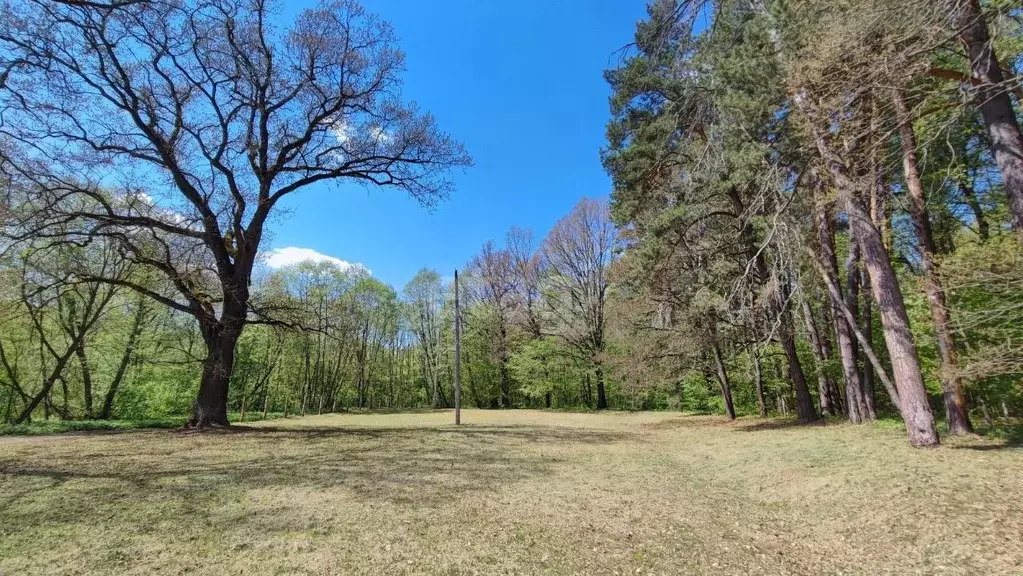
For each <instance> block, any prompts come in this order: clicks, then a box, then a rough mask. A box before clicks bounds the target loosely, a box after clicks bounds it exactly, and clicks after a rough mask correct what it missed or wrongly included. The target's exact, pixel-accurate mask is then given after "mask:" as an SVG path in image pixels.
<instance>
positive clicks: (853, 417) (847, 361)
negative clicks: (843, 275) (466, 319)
mask: <svg viewBox="0 0 1023 576" xmlns="http://www.w3.org/2000/svg"><path fill="white" fill-rule="evenodd" d="M818 196H819V195H818ZM814 220H815V222H816V227H817V243H818V247H819V250H817V251H816V252H814V254H813V257H814V258H816V259H817V261H818V266H819V269H820V270H821V272H822V276H824V277H825V283H827V284H828V285H829V286H834V287H835V288H837V290H838V291H839V292H841V290H842V288H841V286H842V285H841V279H840V278H839V275H838V255H837V254H836V253H835V234H834V227H833V225H832V216H831V212H830V210H829V209H828V206H826V205H823V203H822V200H821V198H820V197H818V199H817V206H816V208H815V210H814ZM828 299H829V301H830V302H831V318H832V321H833V322H834V323H835V335H836V338H837V340H838V357H839V359H840V360H841V361H842V376H843V377H844V378H845V404H846V413H847V415H848V417H849V421H850V422H852V423H853V424H859V423H861V422H862V421H863V413H864V409H863V404H862V402H861V400H860V399H861V398H862V395H863V392H862V391H863V388H862V381H861V380H860V371H859V368H858V367H857V365H856V341H855V340H854V339H853V335H852V330H851V329H850V326H849V323H848V322H847V320H846V319H845V316H844V314H843V313H842V308H843V306H844V302H842V300H841V295H840V294H838V295H836V294H834V293H833V292H832V291H831V290H830V289H829V290H828Z"/></svg>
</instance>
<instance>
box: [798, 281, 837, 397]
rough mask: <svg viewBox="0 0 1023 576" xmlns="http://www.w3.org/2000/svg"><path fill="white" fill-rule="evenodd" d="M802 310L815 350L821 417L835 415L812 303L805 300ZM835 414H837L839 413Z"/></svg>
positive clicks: (822, 347)
mask: <svg viewBox="0 0 1023 576" xmlns="http://www.w3.org/2000/svg"><path fill="white" fill-rule="evenodd" d="M802 308H803V321H804V322H805V323H806V333H807V334H808V335H809V336H810V347H811V348H812V349H813V356H814V359H815V360H816V362H815V364H814V368H815V372H816V373H817V395H818V401H819V403H820V407H821V415H822V416H830V415H831V414H833V412H832V408H831V391H830V390H829V388H830V386H829V383H828V379H827V375H826V373H825V370H824V367H825V363H826V362H827V361H828V357H827V356H826V355H825V354H824V346H823V344H821V337H820V332H819V331H818V330H817V322H816V321H815V320H814V318H813V310H811V309H810V303H809V302H807V301H806V299H805V298H804V299H803V302H802ZM834 413H837V411H836V412H834Z"/></svg>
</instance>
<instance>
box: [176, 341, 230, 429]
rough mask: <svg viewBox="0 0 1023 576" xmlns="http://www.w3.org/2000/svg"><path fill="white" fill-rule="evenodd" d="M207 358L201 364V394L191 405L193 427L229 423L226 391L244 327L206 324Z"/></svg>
mask: <svg viewBox="0 0 1023 576" xmlns="http://www.w3.org/2000/svg"><path fill="white" fill-rule="evenodd" d="M203 332H204V333H205V340H206V359H205V360H204V361H203V365H202V380H201V381H200V383H199V394H198V395H197V396H196V399H195V403H194V404H193V405H192V417H191V419H189V421H188V426H189V427H190V428H206V427H209V426H227V425H228V421H227V391H228V387H229V385H230V382H231V373H232V372H233V371H234V353H235V345H236V344H237V343H238V337H239V336H241V328H240V326H239V327H238V328H231V329H228V328H225V327H224V326H223V325H222V324H217V325H215V326H209V327H206V328H205V329H204V330H203Z"/></svg>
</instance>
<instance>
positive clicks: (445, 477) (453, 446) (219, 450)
mask: <svg viewBox="0 0 1023 576" xmlns="http://www.w3.org/2000/svg"><path fill="white" fill-rule="evenodd" d="M633 437H634V434H633V433H630V432H626V431H623V432H608V431H604V430H599V431H598V430H589V429H573V428H561V427H533V426H528V427H527V426H522V427H516V426H501V427H490V426H463V427H460V428H457V429H455V428H425V427H424V428H377V427H274V426H265V427H264V426H260V427H244V426H236V427H231V428H230V429H228V431H226V432H221V433H215V434H209V435H188V434H183V433H180V432H148V433H145V434H139V435H138V436H137V437H135V438H131V437H129V436H128V435H117V436H115V437H104V438H97V439H96V442H97V444H90V445H81V444H78V443H76V445H75V446H74V447H73V448H72V447H71V446H62V447H58V449H59V453H58V454H56V455H54V454H51V453H49V449H50V448H51V447H57V445H56V444H54V443H46V444H40V445H37V446H35V447H33V449H32V450H30V451H28V452H26V451H22V452H21V453H20V454H19V456H21V457H19V458H16V459H10V458H8V459H0V486H4V485H6V488H4V489H3V491H4V492H7V494H9V495H10V496H11V497H10V498H4V501H3V502H0V524H5V525H7V526H14V527H17V528H19V529H25V528H28V527H31V526H42V525H46V524H53V523H87V522H89V521H90V519H91V518H104V519H108V518H109V519H116V518H117V517H118V516H126V517H127V518H128V519H127V520H126V521H127V522H129V523H131V522H132V521H137V520H132V519H134V518H136V517H137V514H138V512H137V510H145V509H147V508H148V507H153V508H154V509H160V510H163V512H162V513H163V514H168V512H167V508H168V507H169V508H170V509H171V512H170V517H174V516H176V515H177V513H181V514H182V515H185V516H187V514H188V513H186V512H185V511H200V516H201V515H202V513H203V511H207V510H210V509H216V508H217V507H218V506H224V505H227V504H228V503H230V502H238V501H239V499H244V498H245V497H246V495H247V494H250V493H253V492H258V493H261V494H267V493H268V492H267V491H269V494H274V493H276V492H282V493H283V494H290V493H294V494H315V495H316V497H326V498H334V499H341V501H356V502H370V503H372V502H386V503H390V504H394V505H399V506H415V507H427V508H433V507H441V506H445V505H449V504H450V503H451V502H452V501H453V500H456V499H458V498H461V497H465V496H467V495H471V494H481V493H482V494H487V493H495V492H497V491H498V490H500V489H502V488H503V487H505V486H507V485H509V484H515V483H519V482H527V481H528V482H531V481H535V480H537V479H543V478H545V477H549V476H552V475H553V474H554V473H555V472H556V470H557V468H558V466H560V465H561V463H562V459H560V458H559V457H557V455H556V454H551V452H553V451H552V450H548V447H550V448H553V447H555V446H560V447H563V448H568V449H573V448H577V447H578V448H581V447H586V446H594V445H602V444H610V443H614V442H619V441H623V440H627V439H630V438H633ZM196 440H199V441H196ZM108 443H111V444H108ZM545 452H546V453H545ZM283 501H285V502H286V501H287V498H284V499H283ZM135 508H137V510H136V512H134V513H133V512H132V509H135ZM133 514H134V515H133ZM259 521H260V522H266V521H267V519H266V518H262V519H260V520H259Z"/></svg>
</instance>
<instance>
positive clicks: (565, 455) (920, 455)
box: [0, 410, 1023, 576]
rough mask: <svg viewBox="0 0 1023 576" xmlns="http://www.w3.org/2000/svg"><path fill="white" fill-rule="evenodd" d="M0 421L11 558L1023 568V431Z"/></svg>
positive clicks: (614, 416) (542, 418)
mask: <svg viewBox="0 0 1023 576" xmlns="http://www.w3.org/2000/svg"><path fill="white" fill-rule="evenodd" d="M450 420H451V415H450V413H444V412H421V413H415V414H386V415H380V414H350V415H331V416H317V417H307V418H301V419H298V418H296V419H288V420H277V421H272V422H265V423H254V424H246V425H245V426H244V427H243V426H238V427H236V428H234V429H232V431H231V432H230V433H225V434H199V435H196V434H182V433H179V432H174V431H166V430H155V431H143V432H125V433H121V434H116V435H102V436H88V435H75V436H71V437H68V436H62V437H60V438H59V440H56V441H54V440H53V439H52V438H17V439H16V438H2V439H0V574H151V573H160V574H216V575H218V576H219V575H225V574H637V573H642V574H839V573H842V574H911V573H920V574H1018V573H1020V572H1021V571H1023V473H1021V472H1020V471H1021V470H1023V449H1020V448H1013V447H1009V446H1008V445H1007V444H1006V442H1005V441H1002V440H998V439H991V438H972V439H965V440H960V439H956V440H954V441H951V442H949V443H948V444H949V445H946V446H943V447H941V448H939V449H936V450H913V449H911V448H909V447H908V445H907V444H906V442H905V438H904V437H903V435H902V434H900V433H898V432H897V431H894V430H888V429H883V428H875V427H866V426H859V427H856V426H850V425H844V424H834V423H829V424H828V425H826V426H810V427H804V426H790V425H786V423H785V422H783V421H771V422H768V423H766V424H765V423H762V422H758V421H757V420H755V419H741V420H740V421H738V422H736V423H727V422H725V421H724V420H723V419H720V418H715V417H706V416H700V417H690V416H683V417H680V416H678V415H671V414H654V413H628V414H627V413H609V414H562V413H551V412H535V411H514V412H497V411H494V412H489V411H473V410H466V411H464V412H463V421H464V422H466V423H467V424H466V425H464V426H462V427H459V428H455V427H454V426H452V425H450Z"/></svg>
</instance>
